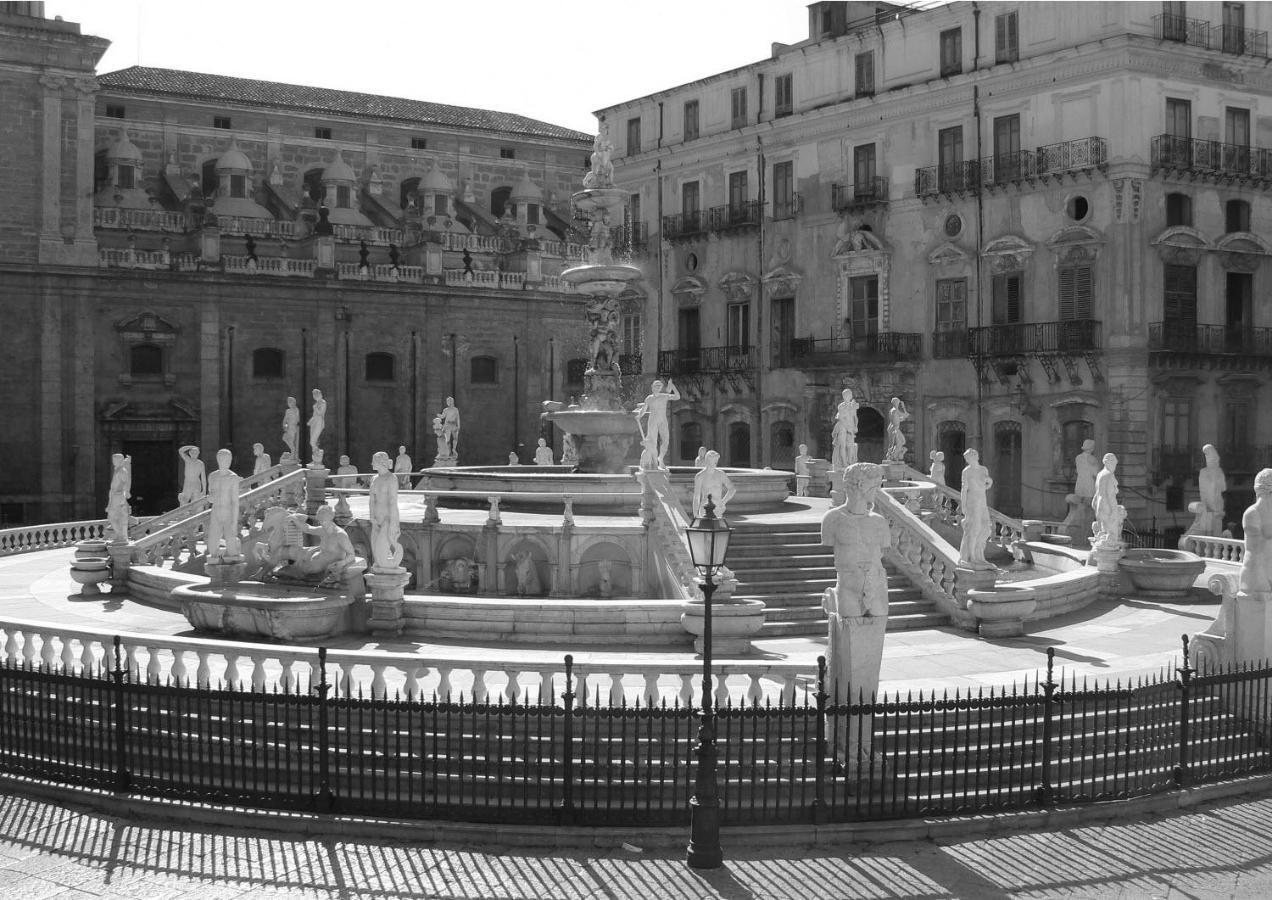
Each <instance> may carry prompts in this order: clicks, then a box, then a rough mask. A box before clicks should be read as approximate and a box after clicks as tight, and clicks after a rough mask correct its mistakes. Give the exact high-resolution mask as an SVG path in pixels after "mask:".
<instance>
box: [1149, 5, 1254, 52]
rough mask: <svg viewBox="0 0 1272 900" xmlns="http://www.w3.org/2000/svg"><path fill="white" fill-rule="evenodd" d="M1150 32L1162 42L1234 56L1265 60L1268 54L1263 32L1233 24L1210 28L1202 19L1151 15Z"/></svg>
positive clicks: (1208, 23)
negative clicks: (1256, 57)
mask: <svg viewBox="0 0 1272 900" xmlns="http://www.w3.org/2000/svg"><path fill="white" fill-rule="evenodd" d="M1153 30H1154V33H1155V34H1156V36H1157V39H1158V40H1162V41H1174V42H1176V43H1180V44H1188V45H1190V46H1193V47H1201V48H1202V49H1205V50H1219V51H1222V52H1223V53H1232V54H1236V55H1238V56H1241V55H1247V54H1248V55H1251V56H1261V57H1264V58H1266V57H1267V55H1268V33H1267V32H1266V31H1253V30H1251V29H1249V28H1238V27H1237V26H1235V25H1211V24H1210V22H1208V21H1207V20H1205V19H1189V18H1187V17H1186V16H1174V15H1165V14H1163V15H1157V16H1153Z"/></svg>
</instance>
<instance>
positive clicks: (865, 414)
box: [857, 406, 887, 462]
mask: <svg viewBox="0 0 1272 900" xmlns="http://www.w3.org/2000/svg"><path fill="white" fill-rule="evenodd" d="M886 430H887V424H886V423H885V422H884V421H883V416H882V415H880V413H879V412H878V411H877V410H875V409H871V408H870V407H869V406H863V407H861V409H859V410H857V459H858V460H860V461H861V462H879V461H880V460H882V459H883V450H884V432H885V431H886Z"/></svg>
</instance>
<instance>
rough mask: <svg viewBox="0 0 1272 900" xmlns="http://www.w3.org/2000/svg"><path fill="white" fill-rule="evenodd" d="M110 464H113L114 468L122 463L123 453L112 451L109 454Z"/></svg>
mask: <svg viewBox="0 0 1272 900" xmlns="http://www.w3.org/2000/svg"><path fill="white" fill-rule="evenodd" d="M110 464H111V465H112V466H114V467H115V468H116V469H118V468H119V467H120V466H122V465H123V464H124V454H122V453H112V454H111V455H110Z"/></svg>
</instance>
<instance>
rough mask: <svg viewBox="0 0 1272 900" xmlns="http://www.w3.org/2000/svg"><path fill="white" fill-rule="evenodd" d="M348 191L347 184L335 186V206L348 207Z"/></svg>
mask: <svg viewBox="0 0 1272 900" xmlns="http://www.w3.org/2000/svg"><path fill="white" fill-rule="evenodd" d="M349 198H350V192H349V187H348V185H344V184H341V185H337V186H336V207H337V208H339V209H348V208H349V207H350V200H349Z"/></svg>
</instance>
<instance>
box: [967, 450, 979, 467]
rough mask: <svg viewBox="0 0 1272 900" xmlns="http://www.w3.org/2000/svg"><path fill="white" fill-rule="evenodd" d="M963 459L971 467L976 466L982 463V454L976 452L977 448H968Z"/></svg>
mask: <svg viewBox="0 0 1272 900" xmlns="http://www.w3.org/2000/svg"><path fill="white" fill-rule="evenodd" d="M963 459H964V460H965V461H966V462H967V464H968V465H969V466H974V465H976V464H977V463H979V462H980V454H979V453H977V452H976V448H975V447H968V448H967V449H966V450H964V451H963Z"/></svg>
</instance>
